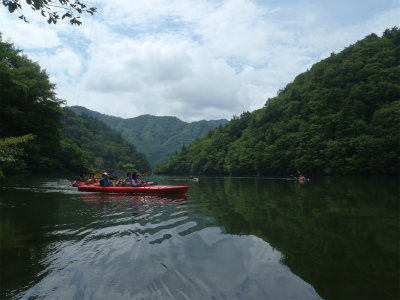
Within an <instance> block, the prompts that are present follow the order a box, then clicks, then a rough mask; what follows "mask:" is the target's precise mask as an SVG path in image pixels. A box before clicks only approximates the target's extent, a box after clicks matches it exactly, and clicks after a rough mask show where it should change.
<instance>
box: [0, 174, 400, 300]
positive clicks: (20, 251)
mask: <svg viewBox="0 0 400 300" xmlns="http://www.w3.org/2000/svg"><path fill="white" fill-rule="evenodd" d="M21 179H22V180H21ZM21 179H19V178H18V177H12V176H10V177H7V178H6V179H5V180H2V182H1V189H0V192H1V194H0V213H1V220H0V242H1V243H0V249H1V252H0V262H1V265H0V267H1V271H0V276H1V277H0V280H1V282H0V283H1V285H0V297H1V299H61V300H66V299H85V300H86V299H94V300H97V299H105V300H112V299H398V298H399V296H400V295H399V269H400V266H399V223H400V222H399V178H374V179H372V178H312V179H311V180H310V181H307V182H305V183H304V184H299V182H298V181H294V180H289V179H285V178H229V177H224V178H215V177H213V178H209V177H200V178H199V181H198V182H189V181H178V180H174V179H176V178H173V177H156V176H154V177H149V179H152V180H157V181H158V183H160V184H161V183H162V184H177V185H179V184H187V185H189V186H190V188H189V190H188V193H187V195H186V196H172V197H171V196H167V197H161V196H135V195H118V194H114V195H112V194H109V195H107V194H98V193H81V192H78V191H77V189H76V188H73V187H72V186H70V182H69V181H67V180H66V179H64V178H56V177H29V178H28V177H26V178H21Z"/></svg>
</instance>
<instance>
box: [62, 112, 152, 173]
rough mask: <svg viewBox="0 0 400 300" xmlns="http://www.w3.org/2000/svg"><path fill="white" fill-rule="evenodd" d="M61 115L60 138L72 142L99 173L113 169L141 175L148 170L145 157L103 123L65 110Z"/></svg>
mask: <svg viewBox="0 0 400 300" xmlns="http://www.w3.org/2000/svg"><path fill="white" fill-rule="evenodd" d="M64 112H65V114H66V115H65V116H64V117H63V118H62V121H63V124H64V128H63V129H62V134H63V136H64V137H65V138H67V139H71V140H74V141H76V144H78V146H79V147H80V148H81V149H82V150H83V151H84V152H85V153H86V155H87V156H88V161H89V162H90V165H91V166H94V167H95V168H96V169H99V170H104V169H107V168H117V167H118V168H120V169H126V168H128V169H137V170H139V171H141V172H147V171H150V170H151V165H150V163H149V162H148V161H147V159H146V156H145V154H143V153H140V152H139V151H137V149H136V147H135V146H134V145H132V144H131V143H129V142H127V141H126V140H125V139H123V138H122V136H121V134H120V133H119V132H116V131H115V130H113V129H112V128H111V127H109V126H108V125H106V124H105V123H104V122H103V121H100V120H99V119H97V118H95V117H92V116H89V115H87V114H83V115H78V114H76V113H74V112H73V111H72V110H70V109H68V108H64ZM82 167H83V166H82Z"/></svg>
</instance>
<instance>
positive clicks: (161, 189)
mask: <svg viewBox="0 0 400 300" xmlns="http://www.w3.org/2000/svg"><path fill="white" fill-rule="evenodd" d="M188 189H189V187H188V186H187V185H150V186H138V187H132V186H96V185H82V186H78V190H79V191H81V192H102V193H123V194H131V193H134V194H181V195H184V194H186V192H187V190H188Z"/></svg>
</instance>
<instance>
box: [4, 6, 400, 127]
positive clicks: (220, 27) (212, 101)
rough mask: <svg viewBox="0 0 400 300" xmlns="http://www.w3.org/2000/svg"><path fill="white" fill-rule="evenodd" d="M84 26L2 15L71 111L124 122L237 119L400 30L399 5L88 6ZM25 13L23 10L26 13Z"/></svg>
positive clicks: (6, 35)
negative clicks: (323, 66)
mask: <svg viewBox="0 0 400 300" xmlns="http://www.w3.org/2000/svg"><path fill="white" fill-rule="evenodd" d="M86 4H88V6H97V7H98V10H99V13H98V14H96V15H95V16H94V17H89V16H85V17H83V18H82V19H83V21H84V23H83V25H82V26H80V27H76V26H70V25H69V23H68V22H65V21H64V22H61V21H60V22H59V24H57V25H55V26H54V25H52V26H47V23H46V21H45V19H44V18H42V17H40V16H38V14H37V13H36V14H34V13H33V12H30V13H29V16H28V14H27V16H28V17H29V19H30V23H29V24H26V23H24V22H22V21H21V20H19V19H18V18H17V15H12V14H9V13H8V12H7V11H6V10H5V9H3V10H0V26H1V29H0V30H1V31H2V32H3V39H8V38H11V39H12V41H13V42H14V43H15V45H16V46H17V47H19V48H23V49H24V52H25V53H27V54H28V55H29V56H30V57H31V58H32V59H33V60H38V61H39V63H40V64H41V65H42V67H43V68H45V69H47V71H48V72H49V73H50V75H51V79H52V80H53V82H54V83H56V84H57V86H58V90H57V91H58V94H59V97H60V98H63V99H66V100H67V103H68V105H76V104H78V105H82V106H86V107H87V108H89V109H92V110H96V111H99V112H102V113H107V114H110V115H116V116H121V117H125V118H128V117H129V118H130V117H135V116H138V115H141V114H153V115H158V116H161V115H173V116H177V117H178V118H180V119H182V120H185V121H193V120H200V119H208V120H209V119H220V118H227V119H230V118H231V117H232V116H233V115H240V114H241V113H242V112H243V111H247V110H249V111H252V110H254V109H258V108H260V107H262V106H263V105H264V103H265V101H266V100H267V99H268V98H270V97H274V96H275V95H276V92H277V90H278V89H279V88H280V87H284V86H285V85H286V84H288V83H289V82H291V81H293V80H294V78H295V76H297V75H298V74H300V73H302V72H304V71H306V69H307V68H311V66H312V65H313V64H314V63H316V62H318V61H320V60H321V59H323V58H326V57H328V56H329V54H330V53H331V52H332V51H335V52H340V51H341V50H343V48H344V47H347V46H348V45H350V44H353V43H355V42H357V40H360V39H362V38H364V37H365V36H366V35H368V34H370V33H372V32H375V33H377V34H378V35H380V34H381V33H382V32H383V31H384V30H385V29H386V28H391V27H393V26H395V25H396V22H397V19H398V16H399V15H400V3H399V1H384V2H382V1H379V0H363V1H361V0H354V1H345V0H339V1H335V2H332V3H327V2H321V1H316V0H314V1H308V0H296V1H290V2H282V1H277V0H272V1H268V2H265V1H261V0H260V1H257V0H253V1H250V0H229V1H228V0H226V1H223V0H196V1H194V0H193V1H192V0H185V1H182V0H172V1H171V0H148V1H134V2H130V1H129V2H128V1H106V0H97V1H94V0H88V1H86ZM24 12H25V11H24Z"/></svg>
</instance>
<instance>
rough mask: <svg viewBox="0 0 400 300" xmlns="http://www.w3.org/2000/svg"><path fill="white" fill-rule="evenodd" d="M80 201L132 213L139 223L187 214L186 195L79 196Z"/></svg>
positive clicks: (97, 194)
mask: <svg viewBox="0 0 400 300" xmlns="http://www.w3.org/2000/svg"><path fill="white" fill-rule="evenodd" d="M78 197H79V201H81V202H84V203H92V204H96V203H97V204H101V208H102V209H110V210H112V211H113V213H115V210H117V211H118V212H120V213H121V212H129V211H131V212H132V215H133V216H134V218H135V220H134V222H139V221H143V220H151V219H155V218H157V219H163V220H166V219H174V218H177V217H182V216H183V215H185V214H187V204H188V202H187V197H186V195H168V196H160V195H132V194H104V193H95V194H79V195H78Z"/></svg>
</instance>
